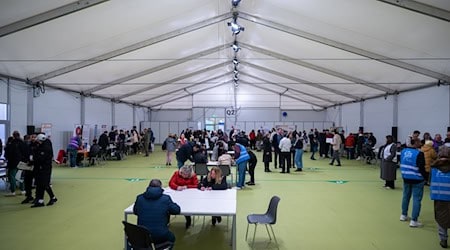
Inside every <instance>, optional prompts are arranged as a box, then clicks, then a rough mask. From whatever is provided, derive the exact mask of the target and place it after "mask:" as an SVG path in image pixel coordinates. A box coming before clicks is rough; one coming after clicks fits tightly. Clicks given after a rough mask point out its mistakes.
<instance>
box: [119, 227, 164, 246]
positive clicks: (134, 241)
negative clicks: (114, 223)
mask: <svg viewBox="0 0 450 250" xmlns="http://www.w3.org/2000/svg"><path fill="white" fill-rule="evenodd" d="M122 223H123V225H124V230H125V235H126V236H127V241H128V244H129V245H130V246H131V247H132V248H133V250H166V249H171V248H172V246H173V242H170V241H166V242H162V243H158V244H155V243H154V242H153V240H152V237H151V236H150V232H149V231H148V229H147V228H145V227H143V226H139V225H134V224H131V223H128V222H126V221H122Z"/></svg>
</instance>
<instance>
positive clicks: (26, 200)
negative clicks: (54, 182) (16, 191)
mask: <svg viewBox="0 0 450 250" xmlns="http://www.w3.org/2000/svg"><path fill="white" fill-rule="evenodd" d="M32 201H34V198H33V197H27V198H25V200H23V201H22V202H21V204H27V203H30V202H32Z"/></svg>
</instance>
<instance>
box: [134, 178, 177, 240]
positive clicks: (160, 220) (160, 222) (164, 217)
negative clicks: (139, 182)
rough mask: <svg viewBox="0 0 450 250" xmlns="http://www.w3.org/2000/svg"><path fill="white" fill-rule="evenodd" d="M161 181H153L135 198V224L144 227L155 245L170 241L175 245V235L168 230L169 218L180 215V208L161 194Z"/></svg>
mask: <svg viewBox="0 0 450 250" xmlns="http://www.w3.org/2000/svg"><path fill="white" fill-rule="evenodd" d="M161 186H162V184H161V181H160V180H158V179H153V180H151V181H150V184H149V186H148V187H147V190H146V191H145V192H144V193H143V194H140V195H138V196H137V197H136V202H135V203H134V207H133V212H134V214H135V215H137V217H138V221H137V224H138V225H141V226H145V227H146V228H147V229H148V230H149V231H150V234H151V236H152V239H153V241H154V242H155V243H162V242H166V241H170V242H172V243H175V235H174V234H173V233H172V232H171V231H170V230H169V227H168V226H167V224H168V223H169V216H170V215H171V214H180V211H181V209H180V206H178V204H176V203H175V202H173V201H172V199H171V198H170V196H168V195H166V194H163V192H164V190H163V189H162V188H161Z"/></svg>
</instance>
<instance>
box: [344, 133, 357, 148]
mask: <svg viewBox="0 0 450 250" xmlns="http://www.w3.org/2000/svg"><path fill="white" fill-rule="evenodd" d="M355 142H356V141H355V137H354V136H353V135H349V136H347V138H345V147H347V148H353V147H355Z"/></svg>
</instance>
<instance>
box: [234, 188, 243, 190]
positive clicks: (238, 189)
mask: <svg viewBox="0 0 450 250" xmlns="http://www.w3.org/2000/svg"><path fill="white" fill-rule="evenodd" d="M233 189H236V190H241V189H242V187H233Z"/></svg>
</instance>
